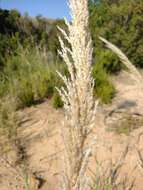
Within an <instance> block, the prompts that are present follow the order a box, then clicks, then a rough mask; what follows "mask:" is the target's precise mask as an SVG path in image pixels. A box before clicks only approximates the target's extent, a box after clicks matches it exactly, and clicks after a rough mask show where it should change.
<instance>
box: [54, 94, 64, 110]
mask: <svg viewBox="0 0 143 190" xmlns="http://www.w3.org/2000/svg"><path fill="white" fill-rule="evenodd" d="M53 107H54V108H56V109H58V108H61V107H63V102H62V100H61V97H60V95H59V94H58V93H57V92H55V93H54V96H53Z"/></svg>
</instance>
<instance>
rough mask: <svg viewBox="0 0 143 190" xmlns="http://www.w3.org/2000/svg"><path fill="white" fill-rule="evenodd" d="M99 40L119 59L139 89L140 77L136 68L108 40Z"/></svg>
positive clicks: (141, 79) (101, 38)
mask: <svg viewBox="0 0 143 190" xmlns="http://www.w3.org/2000/svg"><path fill="white" fill-rule="evenodd" d="M99 39H100V40H101V41H102V42H104V43H105V44H106V46H107V48H109V49H110V50H112V51H113V52H114V53H115V54H116V55H117V56H118V57H119V58H120V60H121V61H122V63H123V64H124V65H125V66H126V67H127V68H128V70H129V72H130V73H131V76H132V78H133V79H134V80H135V81H136V82H137V83H138V85H140V87H143V85H142V81H143V78H142V76H141V75H140V73H139V71H138V70H137V69H136V67H135V66H134V65H133V64H132V63H131V62H130V61H129V59H128V58H127V56H126V55H125V54H124V53H123V52H122V51H121V50H120V49H119V48H118V47H117V46H115V45H113V44H112V43H111V42H109V41H108V40H106V39H104V38H103V37H99Z"/></svg>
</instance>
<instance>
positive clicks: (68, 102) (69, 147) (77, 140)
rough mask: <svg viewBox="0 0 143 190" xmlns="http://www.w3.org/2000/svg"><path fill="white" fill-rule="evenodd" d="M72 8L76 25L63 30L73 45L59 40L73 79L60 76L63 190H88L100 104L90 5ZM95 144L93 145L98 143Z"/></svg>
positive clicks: (81, 2)
mask: <svg viewBox="0 0 143 190" xmlns="http://www.w3.org/2000/svg"><path fill="white" fill-rule="evenodd" d="M69 7H70V10H71V16H72V21H71V23H70V22H68V21H67V20H66V21H65V22H66V24H67V27H68V32H67V33H66V32H65V31H64V30H63V29H61V28H59V30H60V31H61V33H62V34H63V36H64V39H65V40H67V42H68V43H69V46H68V47H67V46H66V45H65V44H64V41H63V40H62V39H61V37H59V41H60V44H61V51H59V54H60V55H61V57H62V58H63V60H64V62H65V63H66V65H67V67H68V71H69V75H70V77H69V78H67V77H66V76H63V75H62V74H61V73H59V72H58V74H59V76H60V77H61V78H62V80H63V81H64V84H65V87H62V88H60V89H59V88H57V90H58V92H59V94H60V95H61V98H62V100H63V102H64V109H65V121H64V125H63V126H62V130H61V132H62V137H63V141H64V145H65V152H64V159H63V175H62V182H61V189H62V190H88V189H91V186H89V181H88V179H89V178H87V176H86V171H87V166H88V161H89V156H90V153H91V145H88V146H87V145H86V140H87V137H88V135H89V133H90V132H91V130H92V128H93V126H94V122H95V115H96V109H97V102H95V100H94V98H93V87H94V81H93V78H92V77H91V73H92V69H91V65H92V41H91V37H90V34H89V31H88V18H89V13H88V1H87V0H70V1H69ZM69 47H70V48H69ZM91 141H92V143H91V144H93V141H94V139H92V140H91ZM85 145H86V148H85Z"/></svg>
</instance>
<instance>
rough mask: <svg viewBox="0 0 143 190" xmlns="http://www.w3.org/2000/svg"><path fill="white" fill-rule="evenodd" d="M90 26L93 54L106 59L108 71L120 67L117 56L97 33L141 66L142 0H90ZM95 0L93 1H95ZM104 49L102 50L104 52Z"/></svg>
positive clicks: (142, 65)
mask: <svg viewBox="0 0 143 190" xmlns="http://www.w3.org/2000/svg"><path fill="white" fill-rule="evenodd" d="M90 2H91V3H90V29H91V34H92V39H93V46H94V57H95V58H96V59H97V60H98V59H102V61H103V62H105V61H106V60H108V61H107V62H106V63H107V64H108V66H107V69H108V71H112V72H116V71H119V70H120V68H121V67H120V64H119V61H118V59H117V58H115V56H114V55H113V54H112V53H110V54H109V53H108V50H107V51H106V50H104V49H103V44H102V43H101V42H100V41H99V39H98V37H99V36H103V37H104V38H106V39H108V40H109V41H111V42H112V43H114V44H115V45H117V46H118V47H119V48H120V49H122V50H123V52H124V53H126V55H127V56H128V57H129V58H130V60H131V61H132V63H134V64H135V65H136V66H138V67H143V36H142V33H143V17H142V12H143V1H142V0H136V1H134V0H128V1H125V0H116V1H114V0H100V1H98V0H93V1H92V0H91V1H90ZM94 2H95V3H94ZM103 50H104V54H105V55H103Z"/></svg>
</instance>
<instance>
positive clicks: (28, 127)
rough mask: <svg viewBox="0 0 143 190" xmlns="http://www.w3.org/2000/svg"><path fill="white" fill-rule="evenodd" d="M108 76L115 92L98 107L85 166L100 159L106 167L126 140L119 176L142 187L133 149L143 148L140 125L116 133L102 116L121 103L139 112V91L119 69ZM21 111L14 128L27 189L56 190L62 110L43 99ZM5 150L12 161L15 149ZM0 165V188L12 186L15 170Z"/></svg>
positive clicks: (13, 189)
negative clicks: (27, 174) (27, 172)
mask: <svg viewBox="0 0 143 190" xmlns="http://www.w3.org/2000/svg"><path fill="white" fill-rule="evenodd" d="M112 80H113V82H114V84H115V86H116V87H117V94H116V96H115V98H114V100H113V103H112V105H110V106H109V105H108V106H102V107H101V106H100V107H99V108H98V112H97V119H96V123H95V129H94V131H93V136H95V137H97V144H96V145H95V147H93V153H92V156H91V158H90V163H89V168H90V169H91V168H92V171H93V172H95V171H96V167H97V162H96V160H99V162H103V161H104V164H105V165H106V164H107V167H108V163H109V161H111V160H113V162H115V161H118V160H119V158H120V156H121V155H122V152H124V150H125V147H126V146H127V144H128V147H129V148H128V153H127V156H126V158H125V160H124V164H123V167H122V168H121V173H120V178H121V179H122V178H123V177H124V176H125V175H126V176H127V178H128V181H130V182H132V181H133V180H134V178H135V179H136V180H135V184H134V188H133V189H134V190H142V189H143V176H142V174H143V169H141V168H140V167H139V162H138V161H139V157H138V154H137V149H139V150H140V151H141V150H142V148H143V138H142V133H143V128H142V127H140V128H139V129H136V130H134V131H133V132H131V134H130V135H129V136H126V135H124V134H123V135H119V134H116V133H115V132H113V131H109V130H108V126H107V125H106V123H105V117H106V116H107V115H108V113H110V112H111V111H112V110H115V109H119V108H121V107H125V106H126V107H129V109H130V111H131V112H133V113H134V112H136V113H140V114H142V112H143V98H142V97H143V94H142V91H141V90H140V89H137V87H136V86H135V84H134V83H133V81H132V80H131V79H130V77H129V76H128V75H126V74H125V73H121V74H120V75H119V76H117V77H114V78H113V79H112ZM22 114H23V123H22V126H21V127H20V128H19V129H18V138H19V139H20V141H21V143H22V146H23V147H24V148H25V149H24V154H25V156H26V158H25V165H28V168H29V170H30V177H29V179H30V181H31V186H32V189H31V190H37V189H41V190H58V182H59V178H60V158H61V155H62V152H63V143H62V139H61V136H60V133H59V131H60V127H61V126H62V120H63V110H55V109H53V108H52V106H51V103H50V101H48V100H47V101H45V102H44V103H42V104H40V105H37V106H33V107H31V108H26V109H25V110H23V111H22ZM9 154H10V158H8V159H11V160H12V161H11V162H12V164H13V163H14V162H15V160H16V155H15V151H11V152H10V153H9ZM0 168H1V170H0V176H1V178H0V185H1V187H0V190H10V189H11V190H16V187H15V185H12V184H16V182H15V181H16V180H17V179H15V176H16V174H15V175H14V172H15V171H11V170H12V169H11V167H10V166H9V167H7V169H5V165H4V164H1V166H0ZM14 169H17V168H16V167H15V168H14ZM15 173H16V172H15ZM20 180H21V179H19V182H20ZM20 183H21V182H20ZM17 189H18V190H22V189H23V187H22V186H21V187H19V186H18V188H17ZM126 189H127V188H126Z"/></svg>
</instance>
